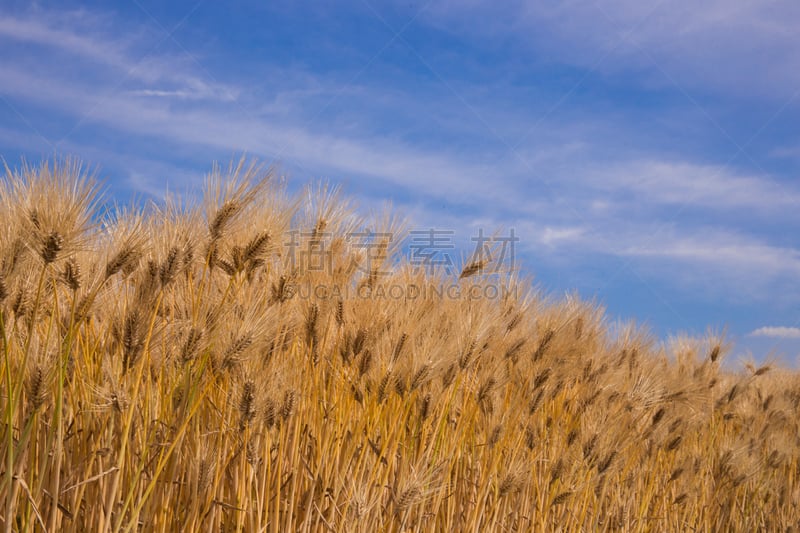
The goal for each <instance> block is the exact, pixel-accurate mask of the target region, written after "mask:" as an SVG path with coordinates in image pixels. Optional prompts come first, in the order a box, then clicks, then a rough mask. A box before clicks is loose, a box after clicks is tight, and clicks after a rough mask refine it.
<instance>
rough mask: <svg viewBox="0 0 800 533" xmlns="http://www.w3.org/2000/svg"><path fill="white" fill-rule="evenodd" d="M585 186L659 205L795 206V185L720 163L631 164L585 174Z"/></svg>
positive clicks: (772, 209) (799, 193)
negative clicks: (750, 174)
mask: <svg viewBox="0 0 800 533" xmlns="http://www.w3.org/2000/svg"><path fill="white" fill-rule="evenodd" d="M587 182H588V184H589V185H590V186H592V187H594V188H596V189H598V190H601V191H604V192H607V193H613V194H615V195H619V194H620V193H624V192H631V193H633V194H634V195H635V196H636V197H637V198H639V199H642V200H645V201H647V202H654V203H657V204H662V205H670V204H671V205H689V206H699V207H706V208H712V209H739V208H750V209H757V210H759V211H769V213H770V214H771V215H775V214H776V210H778V209H780V208H781V207H788V206H796V205H800V190H799V189H797V187H796V186H795V185H793V184H789V183H782V182H778V181H775V180H773V179H771V178H770V177H769V176H764V175H761V176H748V175H741V174H739V173H737V172H736V171H734V170H733V169H731V168H729V167H725V166H721V165H704V164H695V163H689V162H671V161H664V160H634V161H627V162H623V163H612V164H611V165H610V166H609V167H607V168H604V169H601V170H600V171H594V172H592V171H590V172H589V173H588V179H587ZM777 214H779V212H778V213H777ZM786 214H787V215H788V214H789V212H786Z"/></svg>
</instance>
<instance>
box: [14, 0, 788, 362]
mask: <svg viewBox="0 0 800 533" xmlns="http://www.w3.org/2000/svg"><path fill="white" fill-rule="evenodd" d="M228 6H229V4H227V3H226V4H223V3H221V2H212V1H210V0H205V1H200V2H150V1H144V0H133V1H130V2H117V3H111V2H94V3H93V2H83V3H72V2H52V3H47V2H33V3H30V2H3V4H2V7H0V50H2V53H1V54H0V155H2V156H3V157H4V158H5V159H6V161H7V162H8V163H9V164H10V165H11V166H12V167H13V166H15V165H17V164H18V163H19V161H20V158H21V157H23V156H24V157H26V158H27V159H28V160H32V161H36V160H38V159H40V158H43V157H50V156H52V155H53V154H62V155H63V154H74V155H77V156H79V157H80V158H82V159H83V160H84V161H86V162H87V163H89V164H91V165H95V166H97V167H99V169H100V176H101V177H102V178H103V179H104V180H106V181H107V182H108V184H109V186H110V191H111V194H112V195H113V196H114V197H116V198H119V199H127V198H130V197H137V198H147V197H154V198H160V197H163V194H164V192H165V191H166V189H167V188H169V190H171V191H178V192H181V191H186V190H189V189H191V188H192V187H196V186H198V185H199V184H200V183H202V179H203V176H204V174H205V173H206V172H207V171H208V170H209V168H210V165H211V163H212V161H215V160H216V161H220V162H223V163H226V162H227V161H229V160H230V159H231V158H236V157H238V156H239V155H240V154H241V153H242V152H246V153H247V154H250V155H253V156H257V157H259V158H261V159H263V160H264V161H266V162H269V163H274V164H276V165H277V166H278V167H279V168H280V171H281V172H282V173H284V174H286V175H287V176H288V178H289V185H290V188H292V189H298V188H300V187H301V186H302V185H303V184H305V183H308V182H309V181H312V180H315V179H326V180H329V181H331V182H334V183H340V184H342V186H343V187H344V190H345V192H347V193H348V194H350V195H353V196H355V197H356V198H357V199H358V202H359V204H360V205H361V206H362V207H363V208H364V209H365V210H367V209H369V208H371V207H377V206H380V205H381V204H382V202H383V201H384V200H391V201H392V203H393V205H394V206H395V208H397V209H398V210H399V211H400V212H402V213H403V214H405V215H406V216H407V217H408V219H409V221H410V226H411V227H412V229H428V228H437V229H442V230H452V231H454V232H455V239H456V241H457V243H458V245H459V249H463V254H465V255H468V254H469V253H470V252H471V250H470V237H472V236H474V235H476V234H477V232H478V230H479V229H480V228H484V229H485V230H486V231H487V232H489V233H491V232H492V231H493V230H494V229H496V228H504V229H505V230H508V229H509V228H514V230H515V232H516V235H517V236H518V237H519V238H520V241H519V242H518V243H517V248H516V255H517V266H519V267H520V268H521V270H522V271H523V273H525V274H526V275H530V276H532V277H533V279H534V281H535V282H536V283H537V284H538V285H539V286H540V287H541V288H542V289H544V290H545V291H546V292H548V293H551V294H553V295H554V296H558V295H561V294H564V293H565V292H568V291H572V290H577V291H578V293H579V294H580V295H581V296H582V297H584V298H587V299H591V298H596V299H597V300H598V302H600V303H602V304H603V305H605V306H606V308H607V309H608V312H609V314H610V316H611V317H612V318H613V319H621V320H629V319H635V320H636V321H637V323H639V324H644V325H647V326H648V327H649V328H650V329H651V330H652V331H653V333H654V335H656V336H657V337H658V338H661V339H666V338H669V337H670V336H674V335H679V334H681V333H688V334H690V335H703V334H704V333H706V332H707V331H708V329H709V328H711V330H714V331H721V330H722V329H723V328H727V331H728V336H729V339H730V340H731V341H733V342H734V343H735V349H734V351H733V353H732V356H731V359H732V360H733V361H737V360H739V359H740V358H747V357H749V354H750V353H752V356H753V358H755V359H756V360H761V359H763V358H765V357H773V358H776V359H778V360H779V361H781V362H783V363H785V364H791V365H797V363H798V360H799V358H800V283H798V279H800V241H799V240H798V230H800V214H799V213H798V210H799V209H800V179H798V178H799V176H798V171H799V170H800V128H798V126H797V124H799V123H800V39H798V38H797V37H796V31H795V30H796V28H797V27H800V3H797V2H795V1H793V0H792V1H763V0H759V1H744V0H709V1H706V2H702V5H700V3H697V2H690V1H688V0H674V1H671V2H665V1H660V2H654V1H651V0H645V1H633V0H618V1H598V2H592V1H587V0H575V1H570V2H530V3H526V2H517V1H508V2H503V3H500V2H489V1H483V0H467V1H461V2H454V1H449V0H445V1H430V2H378V1H376V0H369V1H366V0H364V1H357V2H349V3H348V2H339V3H332V2H318V3H313V2H289V1H279V2H239V3H237V4H236V5H235V6H236V7H233V6H231V7H228Z"/></svg>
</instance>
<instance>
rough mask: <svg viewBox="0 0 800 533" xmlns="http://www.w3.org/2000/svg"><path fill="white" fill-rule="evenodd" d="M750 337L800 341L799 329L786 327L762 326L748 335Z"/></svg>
mask: <svg viewBox="0 0 800 533" xmlns="http://www.w3.org/2000/svg"><path fill="white" fill-rule="evenodd" d="M750 335H751V336H752V337H773V338H779V339H800V328H794V327H786V326H764V327H761V328H758V329H757V330H755V331H753V332H751V333H750Z"/></svg>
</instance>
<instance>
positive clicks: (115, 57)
mask: <svg viewBox="0 0 800 533" xmlns="http://www.w3.org/2000/svg"><path fill="white" fill-rule="evenodd" d="M110 25H112V21H111V19H110V17H104V16H101V15H97V14H90V13H88V12H86V11H73V12H64V11H59V12H55V11H45V12H37V13H36V14H35V17H33V16H28V17H24V16H13V15H8V14H5V15H3V14H0V41H2V40H7V41H13V42H19V43H24V44H26V45H28V44H33V45H38V46H41V47H44V48H47V49H48V52H49V53H50V54H53V61H52V63H51V66H52V65H55V66H60V65H61V64H63V63H64V61H63V60H62V61H60V60H58V59H57V57H59V56H63V55H64V54H66V55H67V56H71V57H70V58H69V60H72V61H88V62H90V63H94V64H95V65H94V68H95V69H97V68H106V69H109V71H107V72H106V73H105V77H106V79H107V81H109V82H113V84H114V85H116V84H118V83H120V82H123V81H125V80H126V79H129V80H133V81H134V82H138V83H140V84H145V85H150V84H156V85H159V84H162V85H163V84H165V83H166V84H169V85H172V86H174V87H169V88H164V87H161V86H157V87H148V88H142V89H137V90H136V92H139V93H141V94H148V93H151V95H153V96H156V95H158V96H168V95H171V96H183V97H190V98H195V99H214V100H222V101H232V100H235V99H236V97H237V92H236V91H235V90H234V89H233V88H232V87H230V86H228V85H226V84H223V83H219V82H217V81H216V80H207V79H203V78H201V77H199V76H197V75H195V74H194V73H192V72H191V66H192V65H194V66H195V67H196V63H197V60H196V58H194V57H193V56H189V55H188V54H187V53H184V54H183V57H171V56H166V55H163V54H162V55H154V52H155V51H156V50H157V48H158V46H157V45H158V44H160V43H161V42H163V41H166V40H168V39H169V37H168V36H167V35H166V34H163V33H155V34H154V33H152V32H145V35H143V36H138V37H132V36H131V34H130V33H127V32H116V33H114V34H113V35H112V34H109V33H103V32H101V31H98V30H97V28H98V27H108V26H110ZM26 59H27V56H26V57H21V58H19V59H18V61H25V60H26ZM29 65H31V64H30V63H29ZM49 74H50V75H54V74H55V73H54V72H52V70H51V71H50V72H49ZM206 78H208V76H206ZM159 93H161V94H159Z"/></svg>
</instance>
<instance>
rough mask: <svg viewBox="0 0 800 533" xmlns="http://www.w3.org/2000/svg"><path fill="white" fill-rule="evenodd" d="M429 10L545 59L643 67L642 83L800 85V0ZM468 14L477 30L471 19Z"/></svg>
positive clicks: (778, 90) (780, 88)
mask: <svg viewBox="0 0 800 533" xmlns="http://www.w3.org/2000/svg"><path fill="white" fill-rule="evenodd" d="M428 13H430V18H429V20H432V21H433V23H435V24H438V25H439V27H441V28H443V29H444V30H445V31H451V32H459V31H463V32H467V31H469V32H471V33H472V32H475V33H477V34H479V35H481V34H482V35H483V36H484V37H485V38H487V39H492V40H502V39H507V38H508V35H509V33H512V34H515V35H516V36H517V39H518V41H522V42H528V43H531V44H532V45H535V46H536V47H537V49H539V50H542V49H544V50H546V51H547V57H549V58H552V60H555V61H559V62H568V63H572V64H575V65H579V66H583V67H590V68H593V69H594V70H597V71H599V72H606V73H608V72H611V73H619V72H623V71H624V72H626V73H629V74H631V73H646V76H647V77H646V78H645V81H646V82H647V83H658V84H661V85H671V84H672V83H673V80H674V81H676V82H677V83H679V84H680V85H681V86H683V87H687V88H690V89H696V88H703V89H710V90H713V91H715V92H717V93H722V94H737V95H749V96H753V95H754V94H759V93H760V94H762V95H772V96H778V97H780V98H786V97H788V96H790V95H792V94H793V93H794V92H795V91H796V90H797V87H798V83H800V41H798V39H797V38H796V36H795V34H796V28H797V26H798V24H800V4H798V3H797V2H794V1H793V0H775V1H771V2H753V1H748V0H711V1H707V2H693V1H691V0H673V1H669V2H667V1H663V0H647V1H640V0H620V1H615V2H595V1H592V0H576V1H572V2H523V1H521V0H517V1H513V2H504V3H503V4H499V3H496V2H490V1H488V0H473V1H470V2H466V3H465V2H460V1H454V0H450V1H447V2H440V3H437V4H436V5H435V6H432V7H431V9H430V10H428ZM475 17H480V18H481V21H482V24H480V25H479V26H477V27H476V26H475V25H474V24H469V21H470V20H474V18H475ZM662 71H663V72H662ZM664 72H665V73H667V74H668V75H669V78H671V79H669V78H667V79H665V77H664V75H663V73H664Z"/></svg>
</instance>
